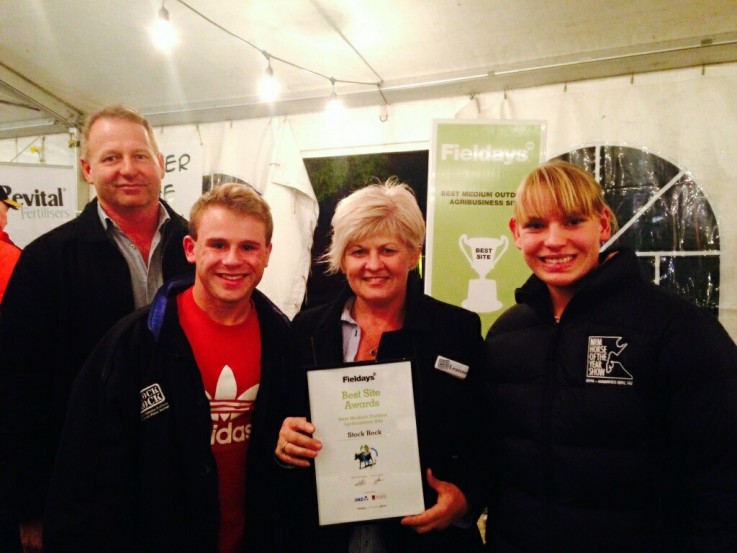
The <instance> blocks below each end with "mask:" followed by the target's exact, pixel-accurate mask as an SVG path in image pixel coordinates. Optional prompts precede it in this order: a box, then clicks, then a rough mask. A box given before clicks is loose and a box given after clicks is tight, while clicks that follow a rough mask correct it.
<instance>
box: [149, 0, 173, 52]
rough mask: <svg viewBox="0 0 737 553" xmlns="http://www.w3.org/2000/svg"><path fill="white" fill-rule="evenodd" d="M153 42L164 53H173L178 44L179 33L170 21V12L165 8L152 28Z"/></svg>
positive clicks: (161, 10)
mask: <svg viewBox="0 0 737 553" xmlns="http://www.w3.org/2000/svg"><path fill="white" fill-rule="evenodd" d="M151 40H152V41H153V43H154V46H156V48H158V49H159V50H161V51H162V52H171V50H172V48H174V46H175V45H176V44H177V42H178V39H177V33H176V31H175V30H174V26H173V25H172V24H171V21H169V10H167V9H166V8H165V7H164V6H161V9H160V10H159V18H158V19H157V20H156V23H154V25H153V27H152V28H151Z"/></svg>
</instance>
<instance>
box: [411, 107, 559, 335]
mask: <svg viewBox="0 0 737 553" xmlns="http://www.w3.org/2000/svg"><path fill="white" fill-rule="evenodd" d="M545 127H546V126H545V123H543V122H540V121H488V120H487V121H458V120H436V121H434V124H433V142H432V145H431V148H430V167H429V183H428V198H427V244H426V249H425V251H426V263H425V271H424V273H425V274H424V280H425V291H426V292H427V293H428V294H429V295H431V296H433V297H435V298H437V299H439V300H442V301H445V302H448V303H451V304H454V305H460V306H461V307H465V308H466V309H469V310H471V311H475V312H476V313H478V314H479V316H480V317H481V322H482V327H483V328H482V330H483V332H484V333H485V332H486V331H487V330H488V328H489V327H490V326H491V323H492V322H493V321H494V320H495V319H496V318H497V317H498V316H499V315H500V314H501V313H502V312H503V311H504V310H505V309H507V308H508V307H510V306H512V305H513V304H514V290H515V288H517V287H519V286H520V285H521V284H522V283H523V282H524V280H525V279H526V278H527V276H528V275H529V270H528V269H527V266H526V265H525V264H524V261H523V259H522V256H521V255H519V253H518V252H516V250H515V248H514V243H513V239H512V235H511V232H510V230H509V224H508V223H509V219H510V217H511V216H512V212H513V206H514V194H515V191H516V190H517V187H518V186H519V184H520V183H521V182H522V179H523V178H524V177H525V176H526V175H527V174H528V173H529V172H530V171H532V169H533V168H535V167H536V166H537V165H538V164H539V163H540V162H541V161H542V160H543V159H544V150H545Z"/></svg>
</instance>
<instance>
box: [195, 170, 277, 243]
mask: <svg viewBox="0 0 737 553" xmlns="http://www.w3.org/2000/svg"><path fill="white" fill-rule="evenodd" d="M210 207H224V208H226V209H229V210H231V211H235V212H236V213H239V214H241V215H251V216H252V217H256V218H257V219H259V220H261V221H262V222H263V223H264V226H265V227H266V244H271V236H272V234H273V232H274V221H273V219H272V218H271V209H270V208H269V204H267V203H266V200H264V199H263V198H262V197H261V195H260V194H259V193H258V192H256V191H255V190H254V189H253V188H252V187H251V186H250V185H248V184H241V183H237V182H229V183H226V184H221V185H218V186H216V187H215V188H213V189H212V190H210V191H208V192H205V193H204V194H203V195H202V196H200V197H199V198H198V199H197V201H196V202H195V204H194V205H193V206H192V210H191V211H190V212H189V235H190V236H191V237H192V238H194V239H195V240H197V228H198V227H199V225H200V221H201V220H202V214H203V213H204V212H205V211H206V210H207V209H208V208H210Z"/></svg>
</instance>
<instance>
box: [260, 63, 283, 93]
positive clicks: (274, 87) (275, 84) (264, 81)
mask: <svg viewBox="0 0 737 553" xmlns="http://www.w3.org/2000/svg"><path fill="white" fill-rule="evenodd" d="M258 91H259V95H260V96H261V99H262V100H263V101H264V102H269V103H271V102H273V101H274V100H276V99H277V98H278V96H279V92H281V85H280V84H279V81H277V80H276V78H275V77H274V70H273V69H272V68H271V62H269V67H267V68H266V73H265V74H264V76H263V77H261V81H260V82H259V85H258Z"/></svg>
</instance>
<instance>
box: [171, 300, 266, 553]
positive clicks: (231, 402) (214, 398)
mask: <svg viewBox="0 0 737 553" xmlns="http://www.w3.org/2000/svg"><path fill="white" fill-rule="evenodd" d="M177 306H178V309H179V322H180V324H181V325H182V328H183V329H184V333H185V335H186V336H187V339H188V340H189V343H190V345H191V346H192V351H193V352H194V356H195V360H196V361H197V366H198V367H199V369H200V373H201V374H202V382H203V384H204V386H205V392H206V393H207V397H208V399H209V400H210V413H211V415H212V434H211V435H210V446H211V447H212V452H213V455H214V456H215V461H216V463H217V468H218V480H219V484H220V486H219V487H220V553H234V552H236V551H241V549H242V544H243V527H244V522H245V497H246V460H247V454H248V439H249V436H250V434H251V416H252V414H253V407H254V403H255V401H256V394H257V392H258V387H259V381H260V378H261V331H260V328H259V324H258V316H257V314H256V309H255V307H252V308H251V313H250V314H249V315H248V318H247V319H246V320H245V321H244V322H242V323H240V324H238V325H224V324H220V323H217V322H215V321H213V320H212V319H211V318H210V317H209V315H208V314H207V313H205V312H204V311H203V310H202V309H200V308H199V307H198V306H197V304H196V303H195V301H194V298H193V297H192V289H191V288H190V289H189V290H186V291H185V292H184V293H182V294H180V295H179V297H178V298H177Z"/></svg>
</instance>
